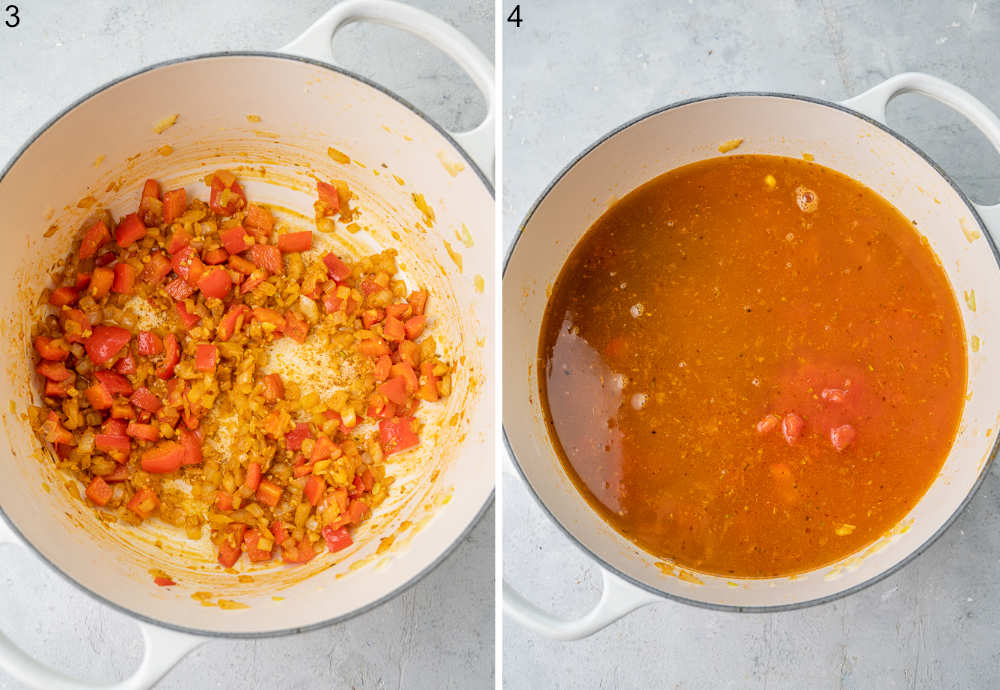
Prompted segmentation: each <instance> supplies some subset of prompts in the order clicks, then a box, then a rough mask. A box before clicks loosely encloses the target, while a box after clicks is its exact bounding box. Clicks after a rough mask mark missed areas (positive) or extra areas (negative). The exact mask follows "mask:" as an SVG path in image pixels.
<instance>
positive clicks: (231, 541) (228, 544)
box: [219, 522, 247, 568]
mask: <svg viewBox="0 0 1000 690" xmlns="http://www.w3.org/2000/svg"><path fill="white" fill-rule="evenodd" d="M246 529H247V526H246V525H244V524H243V523H240V522H235V523H232V524H230V525H229V526H228V527H227V528H226V531H225V533H224V536H223V537H222V541H220V542H219V563H220V564H221V565H222V566H223V567H225V568H232V567H233V565H234V564H235V563H236V561H238V560H239V559H240V556H242V555H243V549H242V548H241V547H242V545H243V535H244V534H245V533H246Z"/></svg>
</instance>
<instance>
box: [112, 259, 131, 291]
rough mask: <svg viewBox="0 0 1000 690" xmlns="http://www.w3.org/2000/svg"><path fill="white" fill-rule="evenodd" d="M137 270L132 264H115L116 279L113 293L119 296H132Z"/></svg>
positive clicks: (121, 262)
mask: <svg viewBox="0 0 1000 690" xmlns="http://www.w3.org/2000/svg"><path fill="white" fill-rule="evenodd" d="M135 277H136V275H135V269H134V268H133V267H132V264H129V263H126V262H124V261H119V262H118V263H116V264H115V279H114V282H113V283H112V284H111V292H115V293H118V294H119V295H131V294H132V290H134V289H135Z"/></svg>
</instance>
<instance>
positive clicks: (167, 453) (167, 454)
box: [139, 441, 184, 474]
mask: <svg viewBox="0 0 1000 690" xmlns="http://www.w3.org/2000/svg"><path fill="white" fill-rule="evenodd" d="M183 461H184V448H183V447H182V446H181V444H179V443H177V442H176V441H164V442H163V443H161V444H160V445H158V446H156V447H155V448H152V449H150V450H147V451H146V452H145V453H143V454H142V457H141V458H140V459H139V462H140V464H141V465H142V469H144V470H145V471H146V472H149V473H150V474H166V473H167V472H176V471H177V470H178V469H180V466H181V463H182V462H183Z"/></svg>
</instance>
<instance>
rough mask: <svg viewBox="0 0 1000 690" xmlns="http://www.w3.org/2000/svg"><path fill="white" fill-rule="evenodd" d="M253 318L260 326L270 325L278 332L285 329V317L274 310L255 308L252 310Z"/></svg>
mask: <svg viewBox="0 0 1000 690" xmlns="http://www.w3.org/2000/svg"><path fill="white" fill-rule="evenodd" d="M253 318H254V320H256V321H260V322H261V323H262V324H268V323H269V324H271V325H272V326H274V330H275V331H280V330H282V329H283V328H284V327H285V317H284V316H282V315H281V314H279V313H278V312H276V311H275V310H273V309H268V308H267V307H255V308H254V310H253Z"/></svg>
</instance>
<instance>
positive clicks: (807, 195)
mask: <svg viewBox="0 0 1000 690" xmlns="http://www.w3.org/2000/svg"><path fill="white" fill-rule="evenodd" d="M795 203H797V204H798V205H799V208H800V209H802V211H804V212H805V213H812V212H813V211H815V210H816V209H817V208H819V194H817V193H816V192H814V191H813V190H811V189H809V188H807V187H802V186H799V187H796V188H795Z"/></svg>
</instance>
